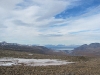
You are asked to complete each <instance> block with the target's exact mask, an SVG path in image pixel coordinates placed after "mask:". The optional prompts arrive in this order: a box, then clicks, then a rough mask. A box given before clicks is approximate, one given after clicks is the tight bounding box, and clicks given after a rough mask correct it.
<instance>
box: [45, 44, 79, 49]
mask: <svg viewBox="0 0 100 75" xmlns="http://www.w3.org/2000/svg"><path fill="white" fill-rule="evenodd" d="M79 46H80V45H67V46H66V45H62V44H59V45H45V47H47V48H50V49H53V50H73V49H74V48H76V47H79Z"/></svg>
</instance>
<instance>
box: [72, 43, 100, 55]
mask: <svg viewBox="0 0 100 75" xmlns="http://www.w3.org/2000/svg"><path fill="white" fill-rule="evenodd" d="M71 54H72V55H77V56H100V43H91V44H89V45H87V44H84V45H82V46H80V47H77V48H75V49H74V50H73V52H72V53H71Z"/></svg>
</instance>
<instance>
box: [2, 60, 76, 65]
mask: <svg viewBox="0 0 100 75" xmlns="http://www.w3.org/2000/svg"><path fill="white" fill-rule="evenodd" d="M69 63H74V62H67V61H65V60H57V59H23V58H1V59H0V66H12V65H20V64H25V65H26V66H48V65H65V64H69Z"/></svg>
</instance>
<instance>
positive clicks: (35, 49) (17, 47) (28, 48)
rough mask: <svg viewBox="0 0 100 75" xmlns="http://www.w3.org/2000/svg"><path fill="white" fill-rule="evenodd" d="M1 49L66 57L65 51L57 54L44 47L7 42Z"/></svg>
mask: <svg viewBox="0 0 100 75" xmlns="http://www.w3.org/2000/svg"><path fill="white" fill-rule="evenodd" d="M0 49H1V50H13V51H20V52H31V53H37V54H50V55H52V54H53V55H66V53H65V52H63V51H59V52H56V51H54V50H52V49H49V48H46V47H44V46H35V45H22V44H17V43H7V42H5V41H4V42H0Z"/></svg>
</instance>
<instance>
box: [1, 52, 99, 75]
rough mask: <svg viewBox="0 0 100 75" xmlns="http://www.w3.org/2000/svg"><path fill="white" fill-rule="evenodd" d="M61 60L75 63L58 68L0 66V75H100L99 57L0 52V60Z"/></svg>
mask: <svg viewBox="0 0 100 75" xmlns="http://www.w3.org/2000/svg"><path fill="white" fill-rule="evenodd" d="M2 57H16V58H35V59H44V58H45V59H62V60H68V61H72V62H75V63H73V64H66V65H59V66H25V65H24V64H22V65H17V66H0V75H100V57H85V56H51V55H41V54H32V55H29V53H26V52H15V51H3V50H1V51H0V58H2Z"/></svg>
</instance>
